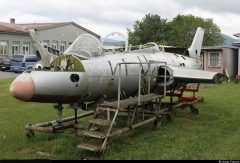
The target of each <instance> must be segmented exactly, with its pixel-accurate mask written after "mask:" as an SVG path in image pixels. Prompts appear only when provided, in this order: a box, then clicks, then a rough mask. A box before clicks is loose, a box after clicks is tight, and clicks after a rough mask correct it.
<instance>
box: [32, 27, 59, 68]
mask: <svg viewBox="0 0 240 163" xmlns="http://www.w3.org/2000/svg"><path fill="white" fill-rule="evenodd" d="M29 34H30V38H31V40H32V44H33V48H34V50H35V53H36V55H37V58H38V60H39V61H40V62H41V64H42V66H43V67H45V68H50V65H51V61H52V60H53V58H54V57H56V56H54V55H53V54H51V53H49V52H48V50H47V49H45V48H44V47H43V46H42V45H41V44H40V43H39V42H38V39H37V35H36V33H35V30H29Z"/></svg>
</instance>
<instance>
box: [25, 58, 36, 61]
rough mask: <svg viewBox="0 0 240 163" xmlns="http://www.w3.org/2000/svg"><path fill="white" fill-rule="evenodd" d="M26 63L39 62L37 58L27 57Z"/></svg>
mask: <svg viewBox="0 0 240 163" xmlns="http://www.w3.org/2000/svg"><path fill="white" fill-rule="evenodd" d="M26 62H37V58H36V57H27V58H26Z"/></svg>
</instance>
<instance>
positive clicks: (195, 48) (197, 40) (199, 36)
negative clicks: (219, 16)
mask: <svg viewBox="0 0 240 163" xmlns="http://www.w3.org/2000/svg"><path fill="white" fill-rule="evenodd" d="M203 38H204V29H203V28H201V27H198V28H197V32H196V34H195V37H194V39H193V42H192V45H191V47H190V48H189V49H188V52H189V56H190V57H193V58H200V54H201V49H202V43H203Z"/></svg>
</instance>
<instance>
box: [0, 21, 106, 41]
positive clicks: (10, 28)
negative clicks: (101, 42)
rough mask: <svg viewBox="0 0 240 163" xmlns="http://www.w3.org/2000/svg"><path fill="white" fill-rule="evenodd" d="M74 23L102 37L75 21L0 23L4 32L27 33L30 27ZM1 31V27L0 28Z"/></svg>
mask: <svg viewBox="0 0 240 163" xmlns="http://www.w3.org/2000/svg"><path fill="white" fill-rule="evenodd" d="M70 24H72V25H74V26H77V27H78V28H81V29H82V30H84V31H86V32H88V33H90V34H92V35H94V36H96V37H98V38H100V37H101V36H99V35H98V34H96V33H94V32H92V31H90V30H88V29H86V28H84V27H82V26H80V25H78V24H77V23H74V22H58V23H29V24H11V23H0V25H1V26H3V27H2V29H5V30H4V32H9V33H12V32H14V33H23V32H24V33H26V32H27V31H28V30H29V29H36V30H37V31H41V30H47V29H52V28H58V27H61V26H65V25H70ZM0 31H1V29H0Z"/></svg>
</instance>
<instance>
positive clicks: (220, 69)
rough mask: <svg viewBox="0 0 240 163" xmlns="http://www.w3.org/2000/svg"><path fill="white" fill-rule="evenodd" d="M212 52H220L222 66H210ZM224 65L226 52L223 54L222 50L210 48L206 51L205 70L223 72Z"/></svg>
mask: <svg viewBox="0 0 240 163" xmlns="http://www.w3.org/2000/svg"><path fill="white" fill-rule="evenodd" d="M211 52H218V53H219V54H220V62H221V65H220V67H210V66H209V64H210V63H209V55H210V53H211ZM224 65H225V63H224V54H223V51H222V50H209V51H206V52H205V53H204V70H206V71H212V72H219V73H223V70H224Z"/></svg>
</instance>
